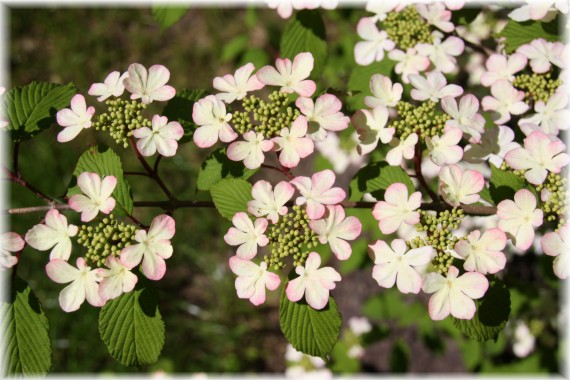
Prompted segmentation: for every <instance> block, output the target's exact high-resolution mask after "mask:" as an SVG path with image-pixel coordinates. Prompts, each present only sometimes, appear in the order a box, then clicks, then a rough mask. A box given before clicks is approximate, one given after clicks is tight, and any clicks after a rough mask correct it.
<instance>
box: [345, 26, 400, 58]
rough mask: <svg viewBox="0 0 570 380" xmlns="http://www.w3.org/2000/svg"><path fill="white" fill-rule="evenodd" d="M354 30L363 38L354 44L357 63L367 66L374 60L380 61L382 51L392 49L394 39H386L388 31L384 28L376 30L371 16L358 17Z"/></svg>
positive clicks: (382, 55)
mask: <svg viewBox="0 0 570 380" xmlns="http://www.w3.org/2000/svg"><path fill="white" fill-rule="evenodd" d="M356 32H357V33H358V35H359V36H360V37H361V38H362V39H364V41H359V42H357V43H356V45H355V46H354V59H355V60H356V63H357V64H359V65H362V66H367V65H369V64H371V63H372V62H374V61H381V60H383V59H384V51H390V50H392V49H394V46H395V44H394V41H392V40H390V39H388V33H386V32H385V31H384V30H382V31H379V30H378V27H377V26H376V21H375V20H374V18H372V17H365V18H362V19H360V21H359V22H358V25H357V26H356Z"/></svg>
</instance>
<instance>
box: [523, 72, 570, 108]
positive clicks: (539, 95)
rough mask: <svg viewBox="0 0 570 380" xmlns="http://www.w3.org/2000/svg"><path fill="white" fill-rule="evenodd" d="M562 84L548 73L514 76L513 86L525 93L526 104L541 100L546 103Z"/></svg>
mask: <svg viewBox="0 0 570 380" xmlns="http://www.w3.org/2000/svg"><path fill="white" fill-rule="evenodd" d="M561 84H562V81H561V80H560V79H553V78H552V77H551V74H550V73H545V74H530V75H529V74H519V75H517V76H515V80H514V81H513V86H514V87H516V88H517V89H519V90H521V91H524V92H525V98H524V101H525V102H526V103H528V104H530V103H531V102H537V101H540V100H542V101H543V102H545V103H546V102H547V101H548V99H550V96H552V94H554V92H556V89H557V88H558V86H560V85H561Z"/></svg>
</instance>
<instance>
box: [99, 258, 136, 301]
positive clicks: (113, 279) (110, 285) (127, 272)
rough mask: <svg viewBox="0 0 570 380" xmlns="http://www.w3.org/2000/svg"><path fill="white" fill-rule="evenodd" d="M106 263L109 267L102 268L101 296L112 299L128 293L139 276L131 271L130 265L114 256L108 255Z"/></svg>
mask: <svg viewBox="0 0 570 380" xmlns="http://www.w3.org/2000/svg"><path fill="white" fill-rule="evenodd" d="M105 265H106V266H107V268H109V269H105V268H101V269H100V272H99V277H100V279H101V283H100V284H99V296H101V298H103V299H106V300H112V299H114V298H117V297H119V296H120V295H121V294H123V293H128V292H130V291H132V290H133V289H134V288H135V285H136V284H137V282H138V277H137V276H136V275H135V274H134V273H132V272H131V269H132V268H130V267H129V266H128V265H126V264H124V263H123V262H122V261H121V260H119V259H118V258H116V257H114V256H109V257H107V260H105Z"/></svg>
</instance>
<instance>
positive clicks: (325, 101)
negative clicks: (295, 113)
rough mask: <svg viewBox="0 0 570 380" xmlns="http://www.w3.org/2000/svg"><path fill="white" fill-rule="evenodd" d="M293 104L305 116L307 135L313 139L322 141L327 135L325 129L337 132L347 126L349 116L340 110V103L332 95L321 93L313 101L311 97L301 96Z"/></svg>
mask: <svg viewBox="0 0 570 380" xmlns="http://www.w3.org/2000/svg"><path fill="white" fill-rule="evenodd" d="M295 105H296V106H297V107H298V108H299V110H301V112H302V113H303V115H305V116H306V117H307V121H308V122H309V136H310V137H311V138H312V139H313V140H314V141H323V140H324V139H325V138H326V137H327V131H334V132H338V131H342V130H343V129H346V128H348V123H349V122H350V118H349V117H347V116H345V115H344V114H343V113H342V112H340V110H341V108H342V103H341V102H340V100H339V99H338V98H337V97H336V96H334V95H330V94H324V95H321V96H319V97H318V98H317V100H316V101H315V102H314V103H313V99H311V98H305V97H302V96H301V97H299V98H297V101H296V102H295ZM315 124H316V125H315ZM313 126H315V127H316V128H312V127H313Z"/></svg>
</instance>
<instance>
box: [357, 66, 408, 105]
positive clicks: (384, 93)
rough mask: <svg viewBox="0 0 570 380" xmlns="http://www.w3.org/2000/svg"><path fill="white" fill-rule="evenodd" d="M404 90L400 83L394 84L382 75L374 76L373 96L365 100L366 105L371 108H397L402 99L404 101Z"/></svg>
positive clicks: (372, 78)
mask: <svg viewBox="0 0 570 380" xmlns="http://www.w3.org/2000/svg"><path fill="white" fill-rule="evenodd" d="M403 90H404V88H403V87H402V85H401V84H400V83H394V85H392V81H391V80H390V78H388V77H386V76H384V75H382V74H374V75H372V77H371V78H370V91H371V92H372V95H373V96H367V97H365V98H364V103H365V104H366V105H367V106H368V107H370V108H375V107H376V106H379V105H382V106H385V107H396V105H397V104H398V102H399V101H400V99H402V91H403Z"/></svg>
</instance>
